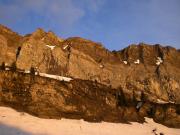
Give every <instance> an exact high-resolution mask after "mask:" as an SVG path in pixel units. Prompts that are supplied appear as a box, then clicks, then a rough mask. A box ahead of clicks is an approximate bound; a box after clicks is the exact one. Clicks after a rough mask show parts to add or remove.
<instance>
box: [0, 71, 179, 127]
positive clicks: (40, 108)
mask: <svg viewBox="0 0 180 135" xmlns="http://www.w3.org/2000/svg"><path fill="white" fill-rule="evenodd" d="M147 96H148V95H146V93H145V94H144V95H141V96H140V97H139V96H138V95H136V94H134V95H133V97H132V98H131V95H130V94H125V93H124V92H123V90H122V89H112V88H110V87H107V86H106V85H102V84H99V83H97V82H92V81H88V80H80V79H74V80H72V81H70V82H65V81H57V80H54V79H50V78H45V77H40V76H34V75H32V74H26V73H21V72H14V71H2V70H1V71H0V105H3V106H10V107H13V108H15V109H17V110H19V111H26V112H28V113H30V114H33V115H35V116H38V117H43V118H56V119H60V118H62V117H66V118H73V119H84V120H87V121H94V122H100V121H108V122H126V123H127V122H129V121H137V122H144V117H151V118H153V119H154V120H155V121H157V122H158V123H162V124H164V125H167V126H170V127H176V128H180V110H179V109H180V105H176V104H172V103H165V104H158V103H153V102H151V101H149V98H147ZM138 98H140V99H141V101H142V104H141V105H140V106H141V107H140V108H138V105H139V103H140V102H139V101H138V100H137V99H138Z"/></svg>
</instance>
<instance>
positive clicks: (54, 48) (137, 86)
mask: <svg viewBox="0 0 180 135" xmlns="http://www.w3.org/2000/svg"><path fill="white" fill-rule="evenodd" d="M0 49H1V53H0V63H2V62H5V63H6V64H7V65H12V63H16V65H17V68H18V69H23V70H30V68H31V67H34V68H35V67H36V68H37V69H38V71H39V72H43V73H48V74H55V75H62V76H69V77H73V78H76V79H77V80H78V79H81V80H84V81H80V82H79V83H78V89H80V90H81V89H85V88H86V87H87V86H86V85H88V89H89V91H94V89H92V88H94V87H95V86H94V85H93V81H95V82H97V83H99V84H101V85H102V88H101V87H100V88H99V87H98V88H97V89H96V91H97V92H98V91H104V89H108V90H107V91H110V92H112V91H118V90H120V91H122V92H123V93H124V95H126V98H127V100H128V101H129V100H132V101H133V98H134V97H136V98H135V99H136V101H142V99H141V95H143V94H144V95H145V99H146V100H147V101H148V102H150V103H151V104H156V103H162V102H163V103H170V104H176V105H179V104H180V80H179V79H180V51H179V50H176V49H175V48H172V47H163V46H161V45H147V44H144V43H140V44H139V45H130V46H129V47H127V48H125V49H123V50H120V51H112V52H111V51H109V50H107V49H105V48H104V47H103V46H102V45H101V44H100V43H95V42H93V41H90V40H86V39H82V38H79V37H73V38H68V39H61V38H59V37H57V36H56V35H55V34H54V33H53V32H51V31H50V32H45V31H43V30H42V29H37V30H36V31H35V32H34V33H32V34H28V35H25V36H20V35H18V34H17V33H15V32H12V31H11V30H10V29H8V28H6V27H4V26H2V25H1V26H0ZM10 75H13V74H10ZM18 76H19V75H18ZM9 78H10V76H9ZM21 78H23V77H20V78H18V79H17V80H19V79H21ZM29 78H31V77H29ZM37 79H39V78H38V77H37V76H36V77H35V80H37ZM76 79H75V80H76ZM40 80H41V79H40ZM77 80H76V81H77ZM85 80H87V81H85ZM11 81H12V80H11ZM76 81H75V82H76ZM37 82H38V83H39V81H37ZM77 82H78V81H77ZM77 82H76V83H77ZM82 82H83V84H84V83H85V82H88V84H85V85H82V87H83V88H81V87H80V86H81V83H82ZM89 82H91V83H92V84H91V83H90V84H89ZM51 83H52V82H51V81H50V82H49V84H48V86H47V87H44V86H42V88H43V90H42V91H46V90H48V88H49V87H53V88H52V89H53V91H54V90H55V88H54V85H55V84H53V83H52V84H51ZM76 83H75V84H76ZM2 85H3V86H4V83H2ZM9 85H10V84H7V86H6V87H10V86H11V85H10V86H9ZM14 85H15V84H14ZM14 85H13V86H14ZM50 85H51V86H50ZM58 85H59V84H58ZM66 85H68V87H69V85H70V84H66ZM20 86H21V85H20ZM33 86H34V84H33ZM90 86H91V87H92V88H90ZM14 87H17V86H16V85H15V86H14ZM24 87H25V86H24V84H23V88H24ZM37 87H41V86H39V85H37ZM10 88H11V87H10ZM10 88H9V89H10ZM95 88H96V87H95ZM20 89H21V87H20ZM60 89H62V88H60ZM63 89H64V88H63ZM72 90H73V91H74V90H75V89H74V88H73V89H72ZM72 90H71V89H69V88H67V91H69V92H71V94H72ZM82 91H84V90H82ZM107 93H108V92H106V94H107ZM31 94H32V93H31ZM91 94H92V93H87V94H85V95H86V96H90V95H91ZM93 94H95V93H93ZM106 94H105V95H106ZM36 96H38V95H35V97H36ZM71 96H72V97H73V96H74V95H71ZM71 96H70V97H71ZM96 96H97V95H93V97H96ZM90 97H91V96H90ZM43 98H44V99H45V98H48V97H43ZM53 98H57V100H62V99H61V97H53ZM81 98H82V100H83V96H81V97H79V98H77V99H78V101H79V100H80V101H81ZM113 98H114V97H113V96H112V97H111V99H112V101H115V102H117V100H116V99H113ZM77 99H76V100H75V99H73V100H72V103H73V102H75V104H76V105H77V104H78V105H80V103H79V102H77ZM31 100H32V99H31ZM93 100H94V101H98V102H100V103H102V104H104V105H103V107H104V106H106V104H105V101H104V100H103V99H98V98H94V99H93ZM99 100H101V101H99ZM49 102H50V101H49ZM52 102H54V101H52ZM58 102H59V101H55V103H54V105H55V104H59V103H58ZM62 102H64V101H62ZM18 103H20V102H18ZM21 104H22V103H21ZM33 104H34V103H33ZM43 104H45V103H43ZM48 104H49V103H48ZM87 104H91V103H90V102H89V101H87ZM114 104H116V103H114ZM176 105H175V106H176ZM28 106H29V105H28ZM65 106H66V107H67V108H68V105H67V104H66V105H65ZM92 106H94V102H93V104H92ZM155 106H156V105H155ZM163 106H165V105H163ZM108 107H109V106H108ZM40 108H41V107H40ZM42 108H43V107H42ZM42 108H41V109H42ZM52 108H54V109H56V108H55V107H52ZM52 108H51V109H52ZM58 108H61V107H58ZM69 108H71V107H69ZM92 108H93V107H92ZM97 108H101V106H100V105H99V106H97V107H96V108H93V109H97ZM104 108H106V107H104ZM110 108H111V107H110ZM110 108H106V109H107V110H109V109H110ZM115 108H117V107H115ZM155 108H156V107H155ZM157 108H158V107H157ZM160 108H161V107H160ZM167 108H168V107H167ZM167 108H166V109H167ZM36 109H37V108H36ZM166 109H165V110H166ZM30 110H31V109H30ZM115 110H116V109H115ZM128 110H129V108H128ZM132 110H133V109H132ZM161 110H162V109H160V111H161ZM163 110H164V109H163ZM61 111H62V110H61ZM101 111H103V110H100V112H101ZM34 112H35V111H34ZM65 112H67V110H65ZM81 112H83V110H81ZM92 112H93V111H92ZM92 112H91V113H92ZM103 112H104V111H103ZM115 112H116V111H115ZM39 113H40V112H39ZM39 113H38V114H39ZM109 113H110V114H112V112H108V113H107V114H109ZM118 113H119V112H118ZM118 113H117V114H115V115H112V116H113V117H115V116H117V115H118ZM70 114H71V113H70ZM74 114H75V112H73V115H74ZM100 114H101V113H100ZM107 114H106V115H107ZM48 115H49V116H50V114H48ZM53 115H54V114H53ZM78 115H79V114H78V113H77V116H78ZM82 115H85V114H82V113H81V114H80V116H82ZM101 115H102V114H101ZM103 115H104V114H103ZM178 116H179V115H178ZM69 117H70V115H69ZM106 117H108V116H106ZM128 117H129V116H128ZM128 117H127V118H128ZM115 118H116V117H115ZM115 118H114V119H115ZM136 118H138V117H136ZM103 119H104V118H103ZM125 119H126V118H125ZM138 120H139V118H138Z"/></svg>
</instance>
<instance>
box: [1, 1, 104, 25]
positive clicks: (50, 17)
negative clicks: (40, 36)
mask: <svg viewBox="0 0 180 135" xmlns="http://www.w3.org/2000/svg"><path fill="white" fill-rule="evenodd" d="M102 1H104V0H80V1H77V0H13V1H8V0H7V2H6V1H4V2H0V19H3V22H5V23H8V24H9V23H18V22H21V21H25V20H28V21H31V22H32V23H33V18H34V17H35V16H39V17H40V18H42V19H43V21H44V22H46V23H47V25H49V26H51V25H56V27H62V28H64V27H71V26H73V24H75V23H77V22H78V21H79V20H80V19H81V18H82V17H83V16H85V14H86V12H87V11H86V10H85V8H86V7H88V10H89V11H90V12H91V11H92V12H97V11H98V10H99V7H100V6H101V5H102ZM77 3H82V4H81V6H79V5H78V4H77ZM57 25H58V26H57Z"/></svg>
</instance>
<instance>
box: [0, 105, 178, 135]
mask: <svg viewBox="0 0 180 135" xmlns="http://www.w3.org/2000/svg"><path fill="white" fill-rule="evenodd" d="M153 130H154V133H153ZM155 133H157V134H160V133H163V134H164V135H179V133H180V129H172V128H168V127H165V126H163V125H160V124H157V123H155V122H153V120H152V119H149V118H146V123H144V124H139V123H136V122H132V123H131V124H120V123H118V124H115V123H107V122H101V123H89V122H85V121H83V120H70V119H61V120H55V119H40V118H37V117H34V116H31V115H29V114H27V113H22V112H17V111H15V110H13V109H11V108H7V107H0V134H1V135H19V134H20V135H119V134H123V135H132V134H133V135H153V134H155Z"/></svg>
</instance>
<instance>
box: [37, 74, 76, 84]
mask: <svg viewBox="0 0 180 135" xmlns="http://www.w3.org/2000/svg"><path fill="white" fill-rule="evenodd" d="M39 75H40V76H42V77H48V78H52V79H56V80H59V81H66V82H69V81H71V80H73V79H72V78H69V77H64V76H57V75H50V74H46V73H39Z"/></svg>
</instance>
